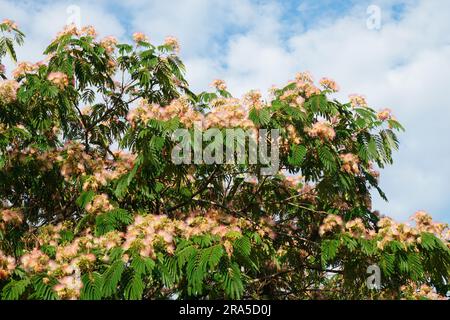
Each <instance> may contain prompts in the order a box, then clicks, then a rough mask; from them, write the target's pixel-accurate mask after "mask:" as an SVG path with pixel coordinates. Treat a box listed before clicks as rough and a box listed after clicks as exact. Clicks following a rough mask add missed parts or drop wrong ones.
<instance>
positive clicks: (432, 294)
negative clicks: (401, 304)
mask: <svg viewBox="0 0 450 320" xmlns="http://www.w3.org/2000/svg"><path fill="white" fill-rule="evenodd" d="M400 290H401V292H402V295H403V297H404V299H413V300H423V299H427V300H447V299H448V298H447V297H444V296H441V295H439V294H438V293H436V289H434V288H432V287H430V286H429V285H427V284H422V285H420V286H417V284H415V283H414V282H411V283H408V284H407V285H404V286H402V287H401V288H400Z"/></svg>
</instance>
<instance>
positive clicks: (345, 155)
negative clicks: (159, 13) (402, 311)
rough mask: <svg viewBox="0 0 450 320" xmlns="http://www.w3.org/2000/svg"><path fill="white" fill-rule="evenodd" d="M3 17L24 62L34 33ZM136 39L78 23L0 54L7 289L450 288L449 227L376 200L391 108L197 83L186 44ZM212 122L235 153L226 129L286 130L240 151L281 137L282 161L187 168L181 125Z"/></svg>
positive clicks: (295, 291)
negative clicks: (190, 79) (189, 71)
mask: <svg viewBox="0 0 450 320" xmlns="http://www.w3.org/2000/svg"><path fill="white" fill-rule="evenodd" d="M0 30H1V32H2V33H3V35H2V37H1V38H0V39H1V40H0V61H1V59H2V58H4V57H5V56H7V55H8V56H9V57H10V58H12V59H13V60H14V61H15V59H16V56H15V53H14V46H13V45H14V43H16V44H21V43H22V40H23V34H22V33H21V32H20V31H19V29H18V28H17V26H16V25H15V24H14V23H13V22H12V21H10V20H5V21H4V22H3V23H1V24H0ZM133 39H134V44H131V45H130V44H121V43H118V42H117V40H116V39H115V38H113V37H107V38H104V39H101V40H97V37H96V32H95V30H94V28H93V27H90V26H89V27H84V28H82V29H81V30H80V29H77V28H76V27H75V26H72V25H70V26H67V27H66V28H65V29H64V30H63V31H62V32H60V33H58V35H57V37H56V38H55V39H54V40H53V41H52V43H51V44H50V45H49V46H48V48H47V49H46V50H45V54H46V59H45V60H44V61H43V62H39V63H27V62H20V63H18V64H17V68H16V69H15V70H14V71H13V72H12V78H11V79H8V78H7V77H6V72H5V70H4V69H5V68H4V67H3V65H1V66H2V67H1V68H0V76H1V77H2V78H3V79H4V80H2V81H1V82H0V200H1V201H2V207H0V291H1V297H2V299H157V298H158V299H159V298H163V299H169V298H177V299H183V298H194V297H195V298H203V299H211V298H217V299H222V298H225V299H237V298H254V299H260V298H272V299H308V298H313V299H324V298H332V299H351V298H369V299H398V298H407V299H412V298H432V299H434V298H443V297H444V296H445V295H446V293H447V292H448V290H449V287H448V278H449V264H450V251H449V232H448V226H447V225H444V224H439V223H434V222H433V221H432V219H431V217H430V216H429V215H428V214H427V213H425V212H422V211H419V212H417V213H416V214H415V215H414V217H413V218H414V220H415V224H413V225H408V224H402V223H397V222H395V221H393V220H392V219H390V218H388V217H384V216H381V215H380V214H379V213H377V212H375V211H373V210H372V208H371V194H370V192H371V190H376V191H378V192H379V194H380V195H381V196H382V197H383V198H386V196H385V195H384V193H383V191H382V190H381V189H380V187H379V186H378V176H379V173H378V172H377V171H376V170H375V167H378V168H383V167H384V166H385V165H388V164H391V163H392V161H393V160H392V153H393V151H394V150H396V149H397V148H398V144H399V142H398V139H397V136H396V132H397V131H401V130H403V128H402V126H401V124H400V123H399V122H398V121H397V120H396V119H395V118H394V117H393V116H392V113H391V111H390V110H388V109H385V110H382V111H380V112H376V111H375V110H374V109H372V108H370V107H369V106H368V104H367V103H366V100H365V99H364V97H362V96H356V95H354V96H351V97H350V101H349V102H347V103H341V102H339V101H337V100H336V99H332V98H331V96H332V94H333V93H334V92H336V91H337V90H338V86H337V84H336V83H335V82H334V81H333V80H331V79H327V78H323V79H321V80H320V81H319V84H320V86H316V84H315V83H314V81H313V79H312V77H311V76H310V75H309V74H308V73H299V74H298V75H297V76H296V78H295V80H293V81H290V82H289V83H288V84H287V85H286V86H284V87H281V88H275V89H273V90H272V92H271V98H269V99H263V98H262V96H261V94H260V93H259V92H258V91H251V92H249V93H248V94H246V95H245V96H244V98H242V99H236V98H233V97H232V95H231V94H230V93H229V92H228V91H227V88H226V84H225V83H224V82H223V81H220V80H216V81H214V83H213V85H214V87H215V90H214V91H213V92H203V93H200V94H194V93H193V92H191V91H190V90H189V86H188V83H187V82H186V80H185V78H184V66H183V64H182V62H181V60H180V59H179V57H178V56H177V52H178V50H179V46H178V43H177V41H176V39H174V38H171V37H168V38H167V39H166V40H165V42H164V44H162V45H159V46H155V45H153V44H151V43H150V42H149V40H148V38H147V37H146V36H145V35H144V34H141V33H135V34H134V35H133ZM212 128H214V129H215V130H216V131H215V132H216V133H220V134H221V137H223V139H222V140H221V142H224V145H221V144H219V142H216V141H214V142H211V144H210V146H211V145H213V147H214V148H213V149H214V150H216V151H217V150H218V151H227V150H232V151H233V150H235V149H234V148H233V146H234V145H235V141H234V140H231V142H230V141H229V139H227V137H229V136H230V135H231V134H235V133H236V132H243V130H241V131H239V130H234V131H233V130H229V129H239V128H240V129H246V130H249V132H250V133H251V134H250V136H252V135H253V136H254V137H257V136H259V134H260V133H261V132H262V131H264V130H265V129H268V130H274V131H271V133H270V134H268V135H267V136H266V137H265V138H266V140H263V141H261V140H252V137H250V138H249V139H248V140H241V147H243V148H244V149H245V148H250V145H251V143H256V144H257V145H258V146H261V145H263V144H265V143H266V142H272V143H273V142H274V141H275V142H276V145H277V146H278V147H279V148H278V149H277V150H276V152H277V156H278V157H279V159H278V160H279V166H280V167H279V170H277V172H275V173H274V174H272V175H264V174H262V171H261V169H262V167H264V165H263V164H262V163H258V162H256V163H255V162H252V161H251V159H250V157H246V156H244V157H243V158H242V159H243V160H242V161H241V162H237V163H224V164H221V163H214V162H213V163H212V164H206V163H205V162H202V161H198V162H195V161H194V162H189V161H184V162H183V161H182V162H181V163H178V164H176V163H174V161H173V152H174V150H175V148H177V147H179V145H180V143H179V141H178V140H176V139H174V133H176V132H177V130H179V129H185V131H184V132H187V133H188V134H187V141H185V143H187V144H188V145H190V146H192V145H195V139H196V137H195V136H196V132H197V131H200V132H201V133H205V132H207V131H208V129H212ZM272 132H277V133H278V134H279V137H278V138H277V139H275V138H276V136H275V135H274V133H272ZM242 141H243V142H242ZM255 141H256V142H255ZM230 143H231V144H230ZM195 152H196V150H195V148H194V150H190V149H189V154H188V156H189V157H191V159H192V158H195ZM233 152H235V153H232V155H233V156H237V153H238V152H237V151H233ZM274 152H275V151H274V150H271V151H270V156H271V155H273V154H274ZM371 266H372V267H373V268H372V269H371V268H370V267H371ZM368 268H369V269H368ZM368 270H369V271H370V270H375V271H378V270H379V272H380V274H379V277H378V278H379V279H380V281H379V283H375V284H376V286H375V288H374V286H371V285H370V283H369V285H368V284H367V281H366V280H367V279H368V277H369V276H370V274H368V273H367V271H368ZM369 278H370V277H369ZM375 282H376V281H375Z"/></svg>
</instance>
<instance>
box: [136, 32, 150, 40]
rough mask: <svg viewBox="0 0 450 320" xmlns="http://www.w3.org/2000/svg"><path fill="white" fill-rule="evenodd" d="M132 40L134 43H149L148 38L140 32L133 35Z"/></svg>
mask: <svg viewBox="0 0 450 320" xmlns="http://www.w3.org/2000/svg"><path fill="white" fill-rule="evenodd" d="M133 40H134V41H135V42H148V41H149V39H148V37H147V36H146V35H145V34H144V33H142V32H135V33H133Z"/></svg>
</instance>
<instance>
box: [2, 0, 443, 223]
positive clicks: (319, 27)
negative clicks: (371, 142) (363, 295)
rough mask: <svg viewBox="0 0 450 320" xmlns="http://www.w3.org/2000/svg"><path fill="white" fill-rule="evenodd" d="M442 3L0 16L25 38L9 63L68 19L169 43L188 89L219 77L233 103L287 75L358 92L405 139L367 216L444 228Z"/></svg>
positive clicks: (132, 4) (87, 6) (10, 12)
mask: <svg viewBox="0 0 450 320" xmlns="http://www.w3.org/2000/svg"><path fill="white" fill-rule="evenodd" d="M449 12H450V1H448V0H422V1H419V0H417V1H416V0H411V1H409V0H403V1H402V0H379V1H376V0H370V1H364V0H363V1H352V0H348V1H345V0H305V1H301V0H298V1H293V0H290V1H270V0H267V1H264V0H255V1H251V0H180V1H175V0H171V1H168V0H146V1H144V0H131V1H130V0H129V1H117V0H100V1H95V2H93V1H36V0H35V1H17V0H15V1H13V0H7V1H5V0H0V19H3V18H10V19H13V20H15V21H16V22H17V23H18V24H19V26H20V27H21V29H22V30H23V31H25V33H26V34H27V40H26V44H25V46H23V47H22V48H21V49H19V50H18V52H19V60H31V61H33V60H37V59H38V58H37V57H39V55H40V54H41V52H42V51H43V50H44V48H45V45H46V44H48V43H49V41H50V40H51V39H52V38H53V37H54V35H55V33H56V31H57V29H60V28H61V27H62V26H63V25H64V24H66V23H67V22H68V21H69V22H70V21H73V19H80V20H81V21H80V22H81V24H83V25H86V24H92V25H94V26H95V27H96V28H97V29H98V31H99V33H100V35H103V36H106V35H115V36H117V37H118V38H120V39H121V40H123V41H127V40H130V37H131V34H132V33H133V32H134V31H141V32H145V33H146V34H147V35H148V36H149V37H150V39H151V40H152V41H153V42H156V43H158V42H161V41H162V40H163V39H164V37H165V36H167V35H172V36H175V37H177V38H178V39H179V40H180V42H181V46H182V51H181V55H182V58H183V60H184V61H185V64H186V66H187V70H188V73H187V77H188V79H189V80H190V83H191V85H192V87H193V89H194V90H196V91H202V90H204V89H207V88H208V86H209V84H210V83H211V81H212V80H213V79H215V78H221V79H224V80H226V81H227V83H228V85H229V88H230V89H231V92H232V93H233V94H235V95H237V96H240V95H242V94H243V93H244V92H246V91H247V90H249V89H260V90H261V91H262V92H265V91H266V90H267V89H268V88H269V87H271V86H272V85H274V84H275V85H282V84H284V83H286V81H287V80H289V79H292V78H293V77H294V75H295V73H296V72H298V71H310V72H311V73H312V74H313V75H315V77H316V79H318V78H320V77H322V76H328V77H331V78H333V79H335V80H336V81H337V82H338V83H339V84H340V86H341V92H340V93H339V96H340V98H343V99H346V97H347V95H348V94H350V93H361V94H364V95H366V97H367V98H368V101H369V104H370V105H371V106H373V107H374V108H376V109H377V108H384V107H389V108H391V109H393V110H394V113H395V115H396V116H397V118H398V119H399V120H400V121H401V122H402V123H403V124H404V126H405V127H406V129H407V131H406V133H404V134H402V135H401V136H400V140H401V149H400V151H399V152H398V153H397V154H396V156H395V165H393V166H391V167H390V168H387V169H385V170H383V172H382V177H381V185H382V187H383V189H384V190H385V191H386V193H387V195H388V198H389V203H385V202H384V201H382V200H380V199H378V198H377V197H375V208H377V209H380V210H381V211H382V212H383V213H385V214H388V215H391V216H393V217H395V218H398V219H402V220H406V219H407V218H408V217H409V216H410V215H411V214H413V213H414V212H415V211H416V210H419V209H420V210H426V211H429V212H430V213H431V214H432V215H433V216H434V217H435V218H436V219H437V220H443V221H446V222H450V166H449V157H450V140H449V139H448V138H449V137H450V134H449V128H450V126H449V123H450V95H449V92H448V91H447V90H449V89H450V20H449V19H448V13H449Z"/></svg>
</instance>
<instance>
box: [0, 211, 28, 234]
mask: <svg viewBox="0 0 450 320" xmlns="http://www.w3.org/2000/svg"><path fill="white" fill-rule="evenodd" d="M22 221H23V213H22V212H21V210H19V209H0V230H4V229H5V227H6V225H8V224H11V225H19V224H21V223H22Z"/></svg>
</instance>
